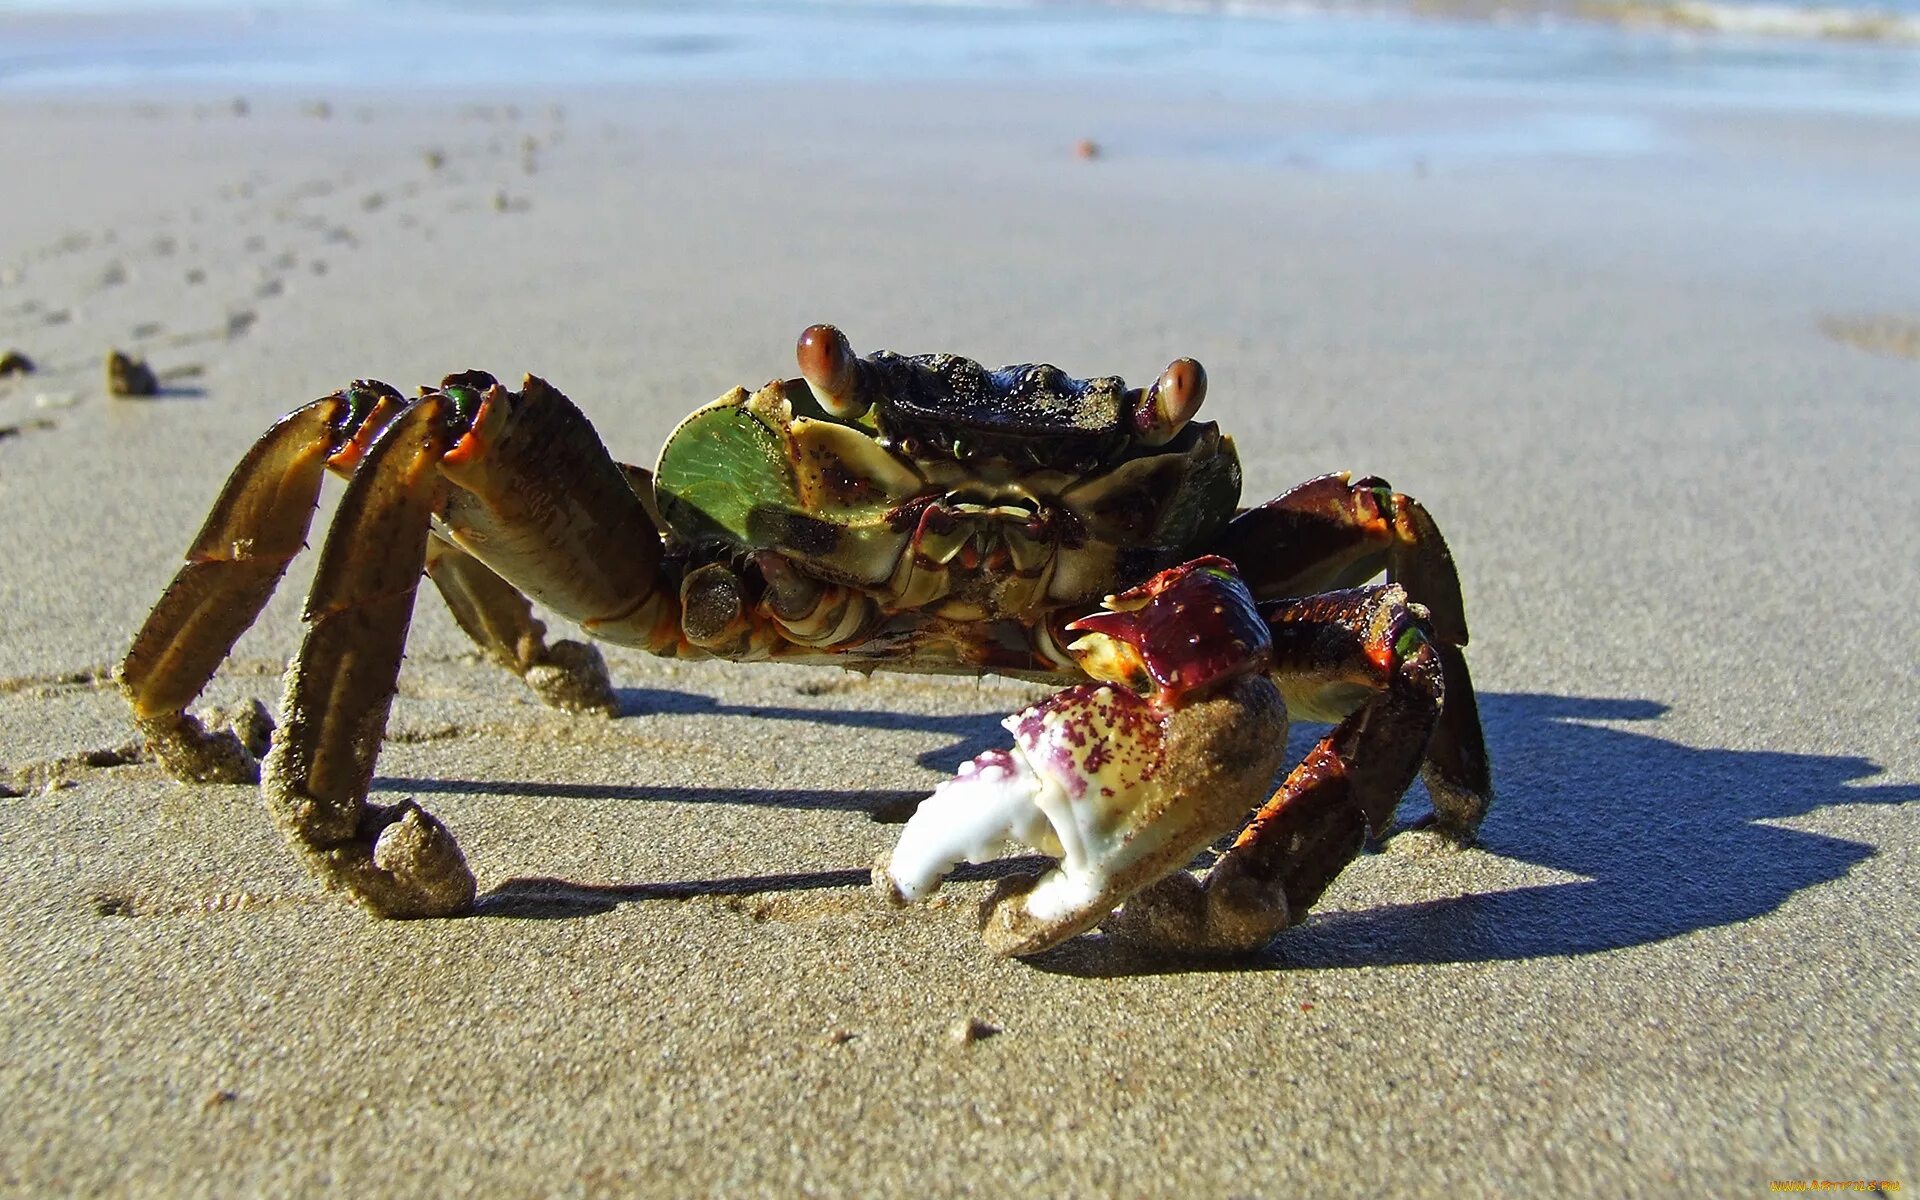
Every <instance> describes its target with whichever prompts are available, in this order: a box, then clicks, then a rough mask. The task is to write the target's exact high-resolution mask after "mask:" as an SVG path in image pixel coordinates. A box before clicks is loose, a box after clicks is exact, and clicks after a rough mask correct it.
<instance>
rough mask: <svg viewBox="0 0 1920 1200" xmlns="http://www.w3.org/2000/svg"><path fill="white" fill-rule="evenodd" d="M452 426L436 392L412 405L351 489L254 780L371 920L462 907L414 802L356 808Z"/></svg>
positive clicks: (450, 848)
mask: <svg viewBox="0 0 1920 1200" xmlns="http://www.w3.org/2000/svg"><path fill="white" fill-rule="evenodd" d="M453 417H454V412H453V402H452V401H451V400H450V399H449V398H448V397H447V396H445V395H443V394H441V393H434V394H430V395H428V396H425V397H423V398H421V399H420V400H417V401H415V402H414V403H413V404H412V405H411V406H409V407H408V408H407V409H406V410H405V411H404V412H402V413H401V414H400V416H399V417H398V418H397V419H396V420H395V421H394V422H393V423H392V424H391V425H390V426H388V428H387V429H386V431H385V432H384V433H383V434H382V435H381V436H380V437H379V439H378V440H376V441H375V442H374V444H373V446H372V448H371V449H370V450H369V451H368V452H367V454H366V458H365V461H363V462H362V463H361V464H360V466H359V469H358V470H356V471H355V472H354V475H353V479H352V480H351V481H350V482H349V483H348V485H347V491H346V494H345V495H344V496H343V497H341V500H340V511H339V513H338V514H337V515H336V516H335V518H334V521H333V525H332V527H331V528H330V529H329V530H328V532H327V540H326V544H325V545H324V547H322V549H321V552H320V566H319V570H318V571H317V572H316V574H315V577H314V583H313V590H312V591H311V592H310V593H308V596H307V605H306V611H305V613H304V619H305V620H306V622H307V634H306V637H305V639H304V640H303V641H302V642H301V645H300V652H299V655H298V656H297V657H296V658H295V659H294V662H293V665H292V667H290V668H289V669H288V671H287V688H286V696H285V699H284V700H283V701H282V702H281V717H282V728H281V730H280V733H279V735H278V736H277V737H276V738H275V739H274V744H273V749H272V750H271V751H270V752H269V753H268V755H267V758H266V762H265V763H264V764H263V769H262V773H261V774H262V779H261V791H262V792H263V793H264V794H265V796H266V800H267V808H268V811H269V812H271V813H272V815H273V818H274V823H275V824H277V825H278V826H279V827H280V829H281V831H282V832H283V833H284V834H285V835H286V837H287V839H288V841H290V842H291V843H293V845H294V846H295V848H296V849H298V850H300V851H301V852H302V856H303V857H304V858H305V859H306V860H307V863H308V865H309V867H311V868H312V869H313V871H314V873H315V874H316V875H318V876H319V877H320V878H321V879H322V881H323V882H325V883H327V884H328V885H329V886H334V887H342V888H345V889H347V890H349V891H351V892H352V893H353V894H354V895H355V896H356V897H357V898H358V899H359V900H360V901H361V902H362V903H364V904H365V905H366V906H367V908H368V909H369V910H371V911H372V912H374V913H375V914H376V915H379V916H395V917H416V916H446V915H450V914H453V913H459V912H464V911H465V910H466V909H468V908H469V907H471V906H472V904H473V891H474V884H473V875H472V873H471V872H470V871H468V870H467V864H466V860H465V859H464V858H462V857H461V854H460V850H459V847H458V846H456V845H455V844H454V841H453V838H452V836H451V835H450V834H448V833H447V831H446V829H445V828H444V827H443V826H441V825H440V823H439V822H438V821H436V820H434V819H433V818H432V817H431V816H429V815H428V814H427V813H426V811H425V810H424V809H422V808H420V807H419V806H418V805H417V804H414V803H413V802H411V801H407V802H404V803H402V804H399V805H397V806H395V807H393V808H381V807H377V806H373V805H369V804H368V803H367V802H366V795H367V789H368V787H369V785H370V784H371V782H372V779H373V763H374V758H375V756H376V755H377V754H378V753H379V749H380V739H381V735H382V733H383V732H384V730H385V728H386V719H387V710H388V708H389V706H390V705H391V704H392V702H393V694H394V681H395V679H396V678H397V677H398V675H399V672H400V659H401V655H402V652H403V650H404V648H405V645H406V637H407V627H408V624H409V623H410V621H411V618H412V615H413V599H414V593H415V591H416V590H417V589H418V587H419V584H420V574H421V569H422V567H423V566H424V564H425V562H426V554H427V535H428V526H429V524H430V522H431V520H432V516H433V508H434V501H435V498H436V494H437V493H438V491H439V490H440V479H439V474H438V472H437V471H436V469H435V468H436V467H437V465H438V463H439V460H440V457H441V455H442V454H444V453H445V452H446V450H447V448H448V446H449V445H450V444H451V443H452V441H453V439H454V436H455V430H454V428H453Z"/></svg>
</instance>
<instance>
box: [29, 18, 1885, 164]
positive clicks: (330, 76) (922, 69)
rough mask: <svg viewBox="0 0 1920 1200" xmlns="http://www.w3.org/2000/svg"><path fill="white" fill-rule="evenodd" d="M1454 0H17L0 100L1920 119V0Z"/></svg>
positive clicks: (1628, 131)
mask: <svg viewBox="0 0 1920 1200" xmlns="http://www.w3.org/2000/svg"><path fill="white" fill-rule="evenodd" d="M1452 3H1454V5H1455V7H1453V8H1451V9H1446V8H1442V9H1440V11H1442V12H1443V14H1444V15H1441V16H1434V15H1432V12H1433V11H1434V10H1435V8H1436V5H1435V4H1434V2H1433V0H1427V2H1426V3H1425V4H1424V5H1423V11H1422V13H1420V14H1415V13H1413V12H1411V11H1409V10H1405V9H1396V8H1392V7H1384V6H1370V7H1366V8H1358V7H1353V6H1351V5H1345V4H1342V3H1339V2H1338V0H1333V2H1319V0H1315V2H1312V3H1306V2H1300V3H1293V2H1284V0H1267V2H1257V0H1249V2H1240V3H1207V2H1204V0H1196V2H1192V3H1179V2H1177V0H1169V2H1167V3H1161V4H1156V3H1104V4H1103V3H1081V4H1075V3H1060V2H1057V0H1054V2H1048V0H1032V2H1028V3H1018V2H1007V3H984V2H976V3H931V2H924V0H923V2H919V3H912V2H897V0H896V2H892V3H885V2H873V3H847V2H839V3H834V2H825V0H786V2H784V3H781V2H775V0H761V2H754V3H747V2H728V0H721V2H713V0H710V2H707V3H664V2H648V0H571V2H566V3H532V2H528V0H398V2H396V0H307V2H305V3H284V2H259V0H256V2H253V3H233V2H231V0H224V2H223V0H197V2H196V0H186V2H180V0H174V2H157V0H118V2H115V0H80V2H73V0H69V2H65V3H61V2H49V0H40V2H37V3H34V2H23V0H0V91H8V90H11V91H23V90H46V89H70V88H92V87H140V86H174V85H186V86H196V85H198V86H214V87H234V88H243V87H248V86H268V85H273V86H287V87H298V88H309V89H319V88H364V89H369V90H374V91H378V90H382V89H386V88H405V89H409V90H418V89H421V88H435V87H446V88H462V89H472V88H476V87H477V88H483V89H484V88H486V87H488V86H493V85H495V84H496V83H498V84H499V85H500V86H505V87H511V88H513V89H515V90H517V91H520V92H524V91H525V90H526V89H528V88H538V87H578V86H594V85H604V84H672V83H679V82H699V81H724V80H734V79H738V80H751V81H756V82H760V83H769V82H771V83H779V82H783V81H796V82H798V81H809V80H816V81H817V80H866V81H878V82H892V81H898V82H934V83H949V82H950V83H962V84H989V85H991V84H996V83H1003V84H1007V85H1031V84H1035V83H1038V84H1043V85H1056V86H1064V87H1099V86H1124V87H1127V88H1132V89H1140V88H1149V89H1152V88H1158V89H1163V90H1167V91H1170V92H1179V91H1183V90H1186V91H1191V90H1194V89H1203V90H1206V91H1210V92H1212V93H1216V94H1253V95H1260V94H1274V95H1283V96H1292V97H1303V98H1327V99H1333V100H1341V99H1374V98H1386V99H1401V98H1407V99H1415V100H1417V99H1418V98H1419V97H1421V96H1422V95H1427V94H1439V93H1444V94H1449V95H1462V94H1465V95H1485V96H1494V97H1498V96H1502V95H1516V94H1518V95H1525V96H1528V97H1531V98H1535V99H1538V98H1542V97H1544V98H1547V99H1566V100H1568V101H1580V100H1595V99H1597V100H1600V101H1602V102H1606V101H1610V100H1625V99H1657V100H1660V101H1663V102H1678V103H1682V104H1699V105H1737V106H1742V107H1751V108H1758V109H1788V110H1808V111H1853V112H1876V113H1887V114H1898V115H1914V114H1920V0H1884V3H1883V4H1880V5H1878V6H1875V7H1859V6H1857V5H1856V6H1853V7H1842V6H1835V5H1829V4H1824V3H1808V4H1804V5H1791V4H1780V3H1760V2H1758V0H1527V4H1526V5H1519V6H1516V5H1515V4H1513V3H1511V2H1509V3H1503V4H1499V5H1494V4H1492V3H1482V2H1481V0H1452ZM1836 31H1838V32H1843V33H1845V34H1846V35H1847V36H1832V35H1833V34H1834V33H1835V32H1836ZM1501 136H1502V137H1506V138H1513V137H1517V138H1520V139H1521V140H1522V141H1524V140H1526V139H1529V138H1531V139H1535V140H1541V141H1546V142H1555V143H1564V142H1565V141H1566V140H1567V139H1568V138H1575V139H1578V140H1581V141H1583V142H1585V143H1590V144H1592V145H1594V146H1596V147H1598V148H1600V149H1601V150H1602V151H1604V149H1605V147H1606V146H1607V145H1608V144H1609V143H1610V142H1612V143H1620V144H1623V145H1628V144H1631V143H1632V141H1633V139H1634V138H1635V137H1636V136H1637V134H1636V132H1635V130H1634V128H1632V127H1631V126H1624V125H1606V124H1605V123H1604V122H1603V123H1602V124H1601V125H1597V126H1591V127H1579V128H1558V127H1555V128H1539V129H1528V130H1519V131H1509V132H1508V133H1505V134H1502V135H1501Z"/></svg>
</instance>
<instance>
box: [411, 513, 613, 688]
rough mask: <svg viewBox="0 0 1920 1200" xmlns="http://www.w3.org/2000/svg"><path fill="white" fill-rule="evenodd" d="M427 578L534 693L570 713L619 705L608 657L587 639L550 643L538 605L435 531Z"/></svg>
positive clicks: (469, 632) (473, 632)
mask: <svg viewBox="0 0 1920 1200" xmlns="http://www.w3.org/2000/svg"><path fill="white" fill-rule="evenodd" d="M427 578H428V579H431V580H433V584H434V586H435V587H436V588H438V589H439V591H440V597H441V599H443V600H445V601H446V602H447V607H448V608H449V609H451V610H452V612H453V619H454V620H455V621H456V622H458V623H459V626H460V628H461V629H463V630H465V631H466V633H467V636H468V637H470V638H472V639H473V640H474V642H475V643H476V644H477V645H478V646H479V647H480V648H481V649H482V650H483V651H485V652H486V655H487V657H489V658H491V659H493V661H494V662H496V663H499V664H500V665H501V666H503V667H505V668H506V669H507V670H509V671H512V672H513V673H514V674H515V675H518V676H519V677H520V678H521V679H523V680H525V681H526V684H527V686H528V687H530V688H532V689H533V691H534V694H535V695H537V696H539V697H540V698H541V699H542V700H544V701H546V702H547V703H548V704H550V705H552V706H553V707H555V708H561V709H566V710H567V711H568V712H604V713H611V712H614V711H616V710H617V709H618V707H619V701H618V700H616V699H615V698H614V695H613V684H612V681H611V680H609V679H608V678H607V666H606V660H605V659H603V658H602V657H601V656H600V651H599V650H597V649H595V648H594V647H593V646H591V645H589V644H588V643H586V642H575V641H558V642H555V643H553V644H552V645H551V646H549V645H548V644H547V642H546V632H547V627H546V625H545V624H544V623H543V622H541V621H540V620H539V619H538V618H536V617H535V616H534V615H533V605H532V604H531V603H530V602H529V601H528V600H527V598H526V597H525V596H523V595H521V594H520V591H519V589H517V588H515V587H514V586H513V585H512V584H510V583H508V582H507V581H506V580H504V579H502V578H500V577H499V576H498V575H496V574H494V573H493V572H492V571H491V570H489V569H488V568H487V566H486V564H484V563H482V562H481V561H480V560H479V559H477V558H475V557H473V555H471V554H468V553H467V552H466V551H464V550H462V549H460V548H459V547H458V546H455V545H454V544H453V543H452V542H450V541H448V540H446V538H444V537H442V536H440V535H438V534H436V535H434V536H433V537H432V538H430V539H428V541H427Z"/></svg>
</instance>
